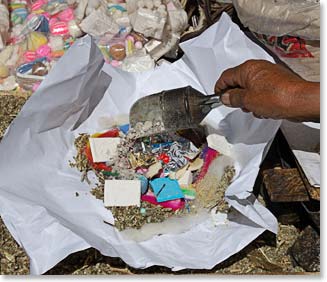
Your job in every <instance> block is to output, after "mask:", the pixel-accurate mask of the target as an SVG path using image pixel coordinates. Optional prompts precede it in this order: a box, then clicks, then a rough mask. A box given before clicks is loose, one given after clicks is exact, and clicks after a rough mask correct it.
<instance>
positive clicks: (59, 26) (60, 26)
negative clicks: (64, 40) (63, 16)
mask: <svg viewBox="0 0 327 282" xmlns="http://www.w3.org/2000/svg"><path fill="white" fill-rule="evenodd" d="M50 32H51V34H53V35H65V34H68V33H69V30H68V24H67V23H66V22H56V23H53V24H50Z"/></svg>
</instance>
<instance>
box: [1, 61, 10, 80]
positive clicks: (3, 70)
mask: <svg viewBox="0 0 327 282" xmlns="http://www.w3.org/2000/svg"><path fill="white" fill-rule="evenodd" d="M8 76H9V69H8V67H7V66H5V65H3V64H1V63H0V78H6V77H8Z"/></svg>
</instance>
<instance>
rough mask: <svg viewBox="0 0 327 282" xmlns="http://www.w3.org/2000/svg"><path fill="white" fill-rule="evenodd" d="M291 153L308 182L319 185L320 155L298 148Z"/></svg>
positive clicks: (315, 185)
mask: <svg viewBox="0 0 327 282" xmlns="http://www.w3.org/2000/svg"><path fill="white" fill-rule="evenodd" d="M293 153H294V155H295V157H296V158H297V160H298V162H299V164H300V165H301V167H302V169H303V172H304V174H305V176H306V177H307V179H308V181H309V183H310V184H311V185H312V186H314V187H320V155H319V154H318V153H311V152H305V151H300V150H293Z"/></svg>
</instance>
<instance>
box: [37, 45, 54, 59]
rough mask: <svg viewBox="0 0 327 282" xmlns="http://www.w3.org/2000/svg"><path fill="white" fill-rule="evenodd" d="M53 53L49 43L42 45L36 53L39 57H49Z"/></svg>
mask: <svg viewBox="0 0 327 282" xmlns="http://www.w3.org/2000/svg"><path fill="white" fill-rule="evenodd" d="M50 54H51V48H50V47H49V45H42V46H40V47H39V48H38V49H37V50H36V55H37V56H38V57H49V56H50Z"/></svg>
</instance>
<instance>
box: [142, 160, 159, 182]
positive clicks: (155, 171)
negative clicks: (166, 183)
mask: <svg viewBox="0 0 327 282" xmlns="http://www.w3.org/2000/svg"><path fill="white" fill-rule="evenodd" d="M160 169H162V164H161V162H157V163H155V164H153V165H151V166H150V167H149V170H148V171H147V173H146V175H145V176H146V177H147V178H152V177H153V176H155V175H156V174H158V173H159V171H160Z"/></svg>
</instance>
